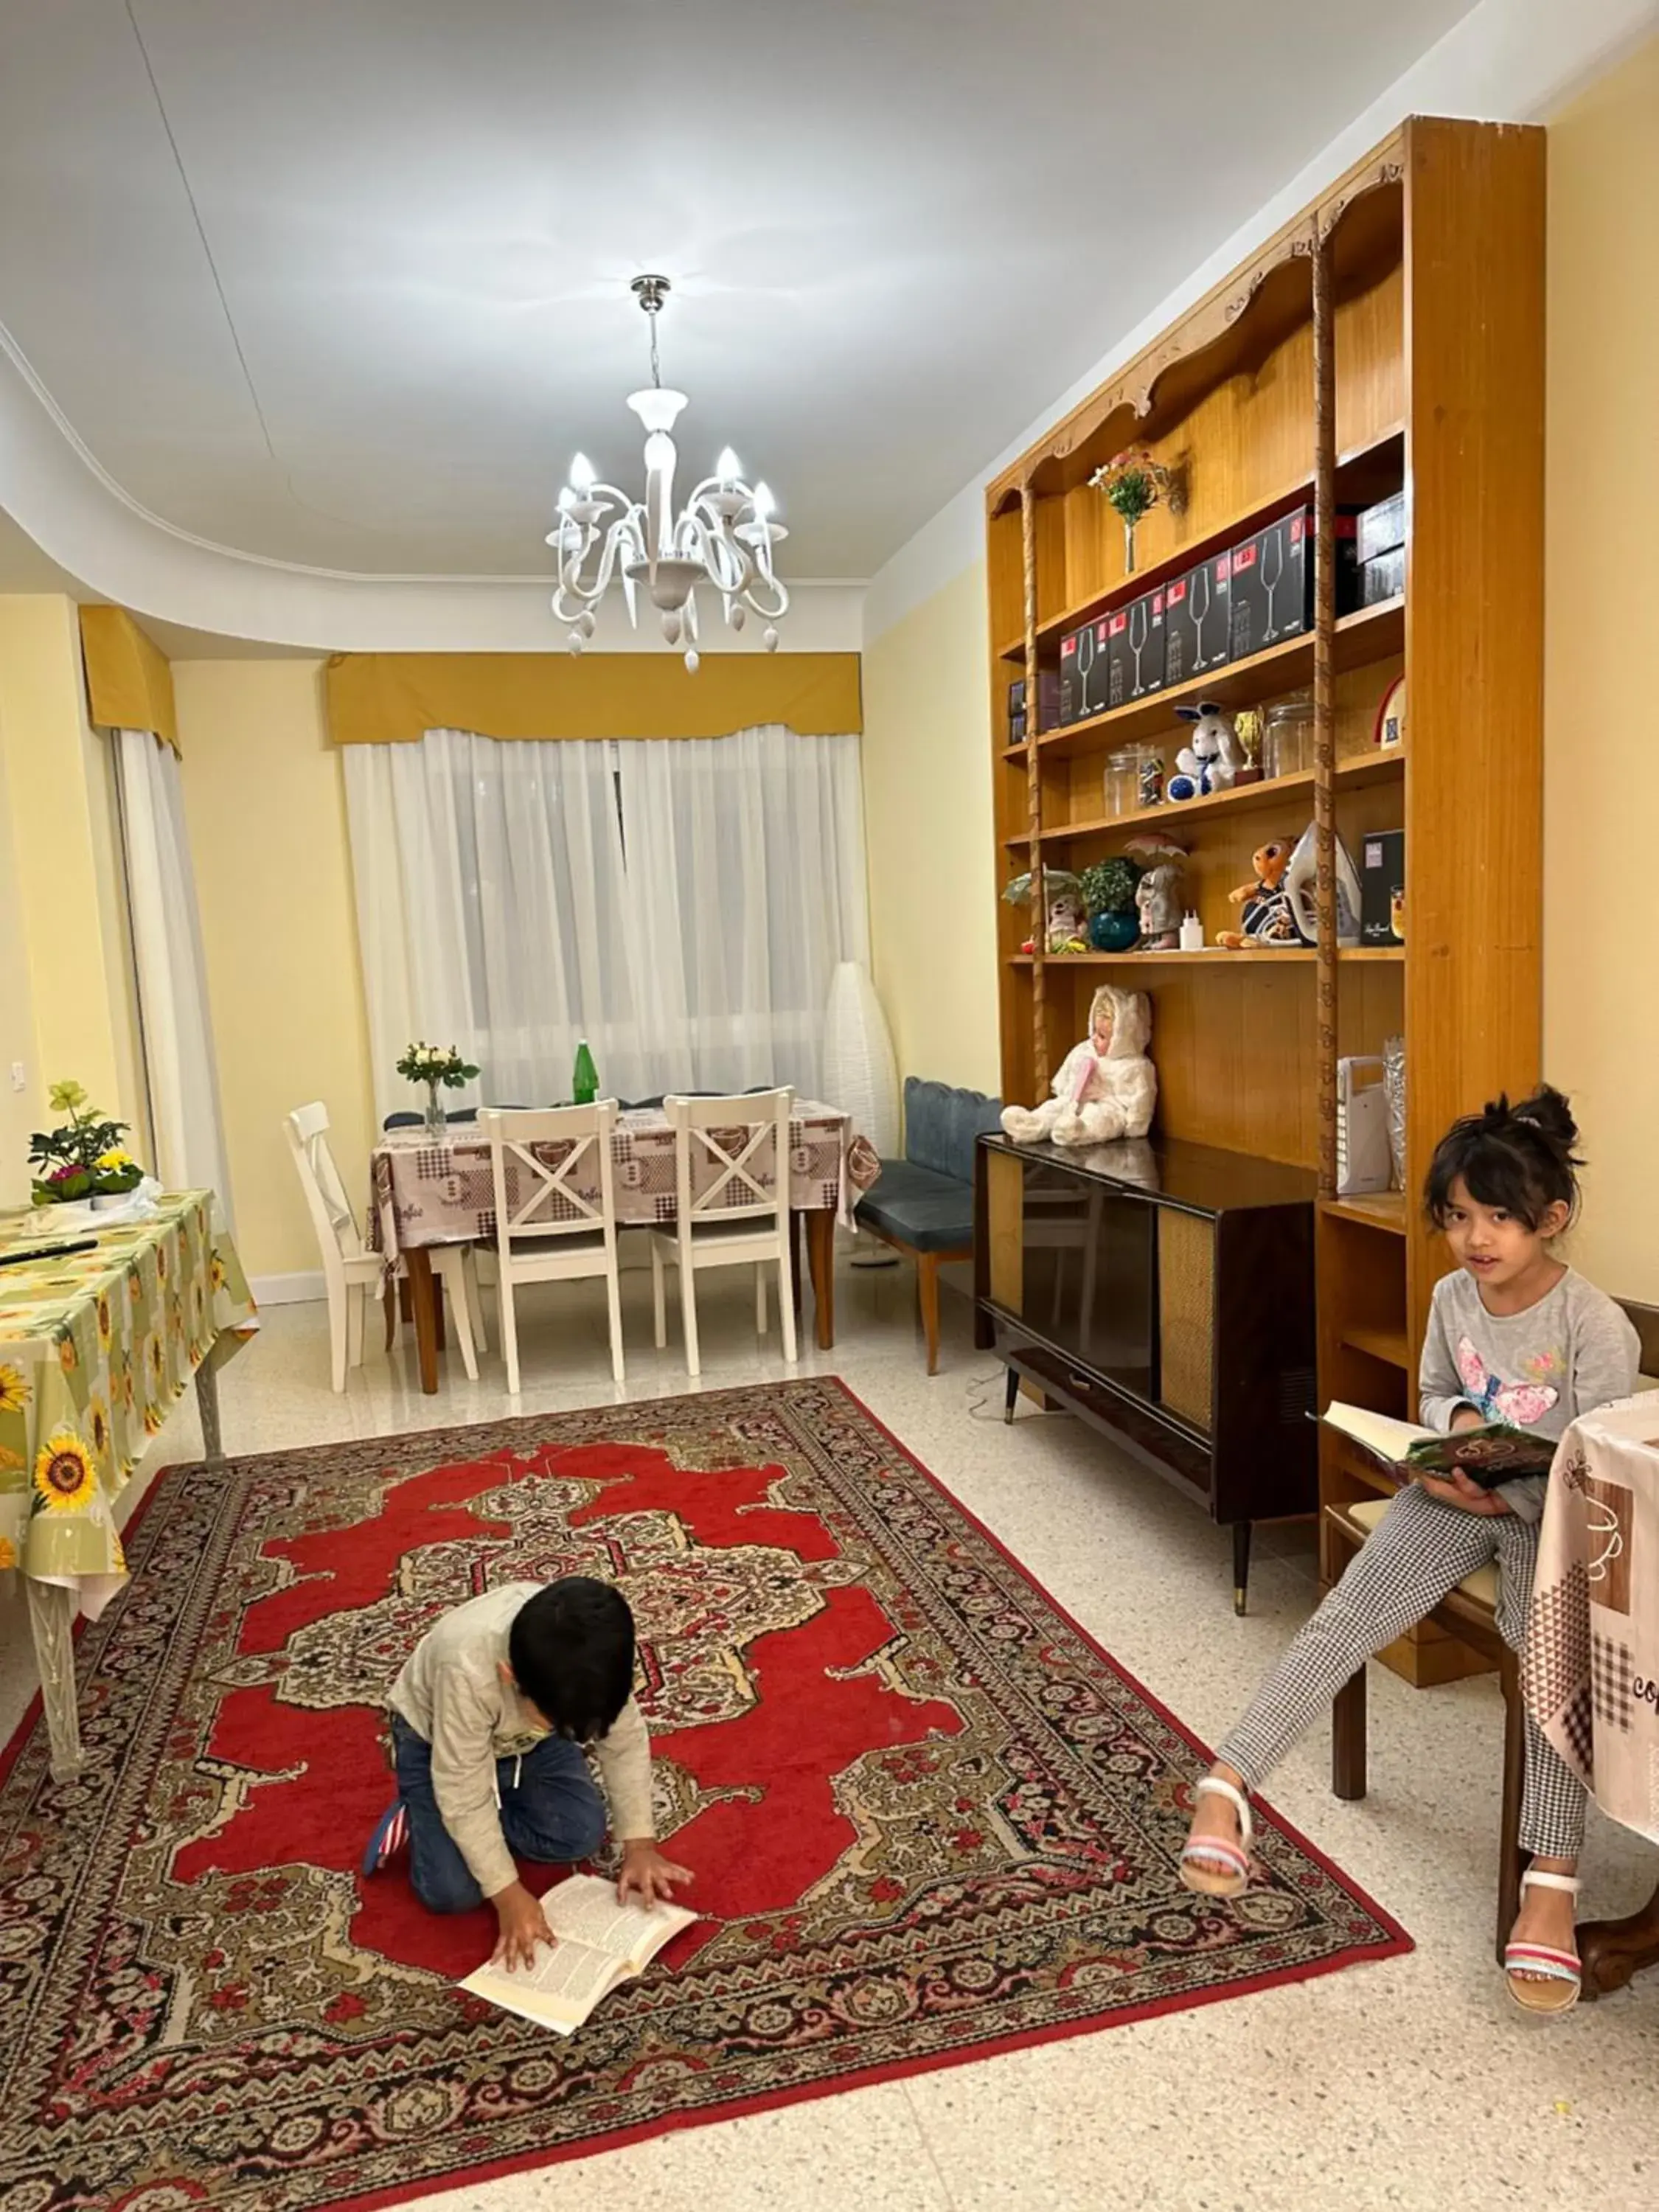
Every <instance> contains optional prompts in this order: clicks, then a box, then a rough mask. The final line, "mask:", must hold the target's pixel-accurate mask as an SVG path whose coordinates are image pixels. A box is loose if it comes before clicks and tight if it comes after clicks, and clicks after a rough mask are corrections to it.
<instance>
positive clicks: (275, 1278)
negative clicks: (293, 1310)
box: [247, 1267, 328, 1306]
mask: <svg viewBox="0 0 1659 2212" xmlns="http://www.w3.org/2000/svg"><path fill="white" fill-rule="evenodd" d="M247 1286H248V1288H249V1290H251V1291H252V1293H253V1302H254V1304H256V1305H261V1306H304V1305H310V1304H312V1303H313V1300H315V1299H319V1298H325V1297H327V1296H328V1286H327V1285H326V1284H325V1282H324V1280H323V1271H322V1269H321V1268H320V1267H315V1268H313V1269H312V1270H311V1271H310V1272H309V1273H304V1274H299V1275H250V1276H249V1277H248V1284H247Z"/></svg>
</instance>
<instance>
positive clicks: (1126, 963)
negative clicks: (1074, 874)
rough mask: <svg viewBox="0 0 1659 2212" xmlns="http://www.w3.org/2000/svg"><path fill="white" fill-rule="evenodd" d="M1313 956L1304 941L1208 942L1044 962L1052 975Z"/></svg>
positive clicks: (1022, 956)
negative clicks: (1274, 944) (1268, 947)
mask: <svg viewBox="0 0 1659 2212" xmlns="http://www.w3.org/2000/svg"><path fill="white" fill-rule="evenodd" d="M1031 960H1032V956H1031V954H1030V953H1029V952H1015V953H1012V954H1011V955H1010V956H1009V964H1010V966H1011V967H1015V968H1029V967H1030V965H1031ZM1313 961H1314V956H1313V952H1312V950H1311V949H1310V947H1309V946H1307V945H1286V946H1285V949H1284V951H1282V952H1230V951H1228V950H1227V949H1226V947H1225V945H1206V946H1205V947H1204V949H1203V951H1201V952H1048V953H1045V954H1044V955H1043V964H1044V966H1045V967H1046V968H1047V969H1048V973H1049V974H1050V975H1053V973H1054V970H1055V969H1056V968H1205V967H1221V968H1249V967H1253V966H1266V967H1270V968H1297V967H1301V968H1311V967H1312V965H1313Z"/></svg>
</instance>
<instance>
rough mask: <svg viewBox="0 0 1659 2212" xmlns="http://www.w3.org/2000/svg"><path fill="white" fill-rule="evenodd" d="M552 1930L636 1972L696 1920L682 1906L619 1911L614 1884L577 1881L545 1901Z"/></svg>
mask: <svg viewBox="0 0 1659 2212" xmlns="http://www.w3.org/2000/svg"><path fill="white" fill-rule="evenodd" d="M542 1911H543V1914H544V1917H545V1918H546V1921H547V1924H548V1926H549V1927H550V1929H552V1930H553V1933H554V1934H555V1935H556V1936H558V1937H559V1938H560V1939H561V1941H562V1942H573V1943H586V1944H587V1945H589V1946H590V1947H591V1948H592V1949H593V1950H595V1951H599V1952H603V1953H604V1954H605V1955H606V1956H607V1957H608V1958H611V1959H613V1960H617V1963H618V1964H619V1965H622V1966H631V1967H633V1968H635V1970H636V1971H637V1970H638V1969H639V1968H640V1967H641V1966H644V1965H646V1963H647V1960H652V1959H654V1958H655V1956H656V1955H657V1954H658V1952H659V1951H660V1950H661V1948H662V1947H663V1945H664V1944H665V1942H667V1941H668V1940H669V1938H670V1936H678V1934H679V1932H680V1930H681V1929H682V1928H689V1927H690V1925H691V1923H692V1922H693V1921H694V1920H695V1919H696V1917H697V1916H696V1913H695V1912H688V1911H686V1910H685V1909H684V1906H683V1905H655V1906H653V1908H652V1910H651V1911H648V1912H647V1911H646V1910H645V1908H644V1907H643V1906H642V1905H618V1904H617V1887H616V1884H615V1883H614V1882H610V1881H600V1880H599V1876H598V1875H591V1874H578V1875H572V1876H571V1877H570V1879H569V1881H562V1882H559V1883H557V1884H556V1885H555V1887H553V1888H551V1889H550V1890H549V1891H548V1892H547V1893H546V1895H545V1896H544V1898H543V1899H542Z"/></svg>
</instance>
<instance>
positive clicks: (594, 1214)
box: [478, 1098, 617, 1264]
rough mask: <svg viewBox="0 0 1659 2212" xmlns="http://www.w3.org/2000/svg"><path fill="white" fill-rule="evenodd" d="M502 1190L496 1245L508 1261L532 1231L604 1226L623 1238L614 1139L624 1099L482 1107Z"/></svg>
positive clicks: (494, 1178) (558, 1233) (568, 1232)
mask: <svg viewBox="0 0 1659 2212" xmlns="http://www.w3.org/2000/svg"><path fill="white" fill-rule="evenodd" d="M478 1127H479V1128H480V1129H481V1130H482V1131H483V1134H484V1135H485V1136H486V1137H488V1139H489V1173H490V1180H491V1182H492V1183H493V1184H494V1187H495V1246H496V1249H497V1252H498V1253H499V1255H500V1256H501V1261H502V1262H503V1264H506V1263H507V1262H508V1261H510V1259H511V1257H512V1247H513V1244H514V1243H520V1244H522V1243H524V1242H525V1241H526V1238H529V1237H574V1236H580V1235H581V1234H582V1233H584V1232H585V1231H592V1230H595V1229H599V1230H603V1231H604V1232H605V1242H606V1243H607V1244H609V1245H612V1246H614V1245H615V1243H616V1241H617V1192H616V1184H615V1181H614V1179H613V1176H612V1173H611V1139H612V1137H613V1135H614V1134H615V1133H616V1127H617V1102H616V1100H615V1099H614V1098H602V1099H600V1100H599V1103H598V1104H597V1105H593V1106H544V1107H537V1108H534V1109H531V1110H530V1111H528V1112H526V1111H524V1110H522V1109H516V1108H508V1107H489V1106H486V1107H484V1108H483V1109H481V1111H480V1112H479V1115H478Z"/></svg>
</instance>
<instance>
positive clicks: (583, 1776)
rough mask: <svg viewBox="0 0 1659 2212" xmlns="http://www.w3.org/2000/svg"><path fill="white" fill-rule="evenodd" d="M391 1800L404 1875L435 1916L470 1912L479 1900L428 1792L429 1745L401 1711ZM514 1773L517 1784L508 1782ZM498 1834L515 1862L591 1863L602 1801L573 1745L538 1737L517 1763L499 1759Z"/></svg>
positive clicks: (601, 1832)
mask: <svg viewBox="0 0 1659 2212" xmlns="http://www.w3.org/2000/svg"><path fill="white" fill-rule="evenodd" d="M392 1757H393V1762H394V1764H395V1765H396V1767H397V1771H398V1796H399V1797H401V1798H402V1799H403V1802H404V1806H405V1807H406V1808H407V1810H408V1814H409V1864H410V1880H411V1881H413V1883H414V1885H415V1894H416V1897H418V1898H419V1899H420V1900H421V1902H422V1905H426V1906H427V1907H428V1909H429V1910H430V1911H434V1912H470V1911H471V1910H472V1908H473V1906H474V1905H480V1904H482V1903H483V1891H482V1890H481V1889H480V1888H479V1887H478V1885H477V1882H476V1881H474V1880H473V1879H472V1875H471V1870H470V1869H469V1868H468V1866H467V1863H466V1861H465V1859H464V1858H463V1857H461V1854H460V1852H459V1850H458V1849H457V1848H456V1845H455V1843H454V1841H453V1838H452V1837H451V1835H450V1832H449V1831H448V1829H447V1828H446V1827H445V1826H444V1822H443V1815H442V1814H441V1813H440V1812H439V1810H438V1801H437V1798H436V1797H435V1796H434V1794H433V1790H432V1747H431V1745H430V1744H429V1743H428V1741H426V1738H425V1737H424V1736H420V1735H416V1733H415V1731H414V1729H412V1728H410V1725H409V1723H408V1722H407V1721H406V1720H405V1719H404V1717H403V1715H402V1714H401V1713H393V1715H392ZM515 1776H516V1780H515ZM495 1781H496V1786H497V1788H498V1789H499V1790H500V1791H501V1833H502V1835H503V1836H504V1837H505V1838H506V1839H507V1849H508V1850H510V1851H511V1852H513V1854H514V1856H515V1857H519V1858H522V1859H538V1860H540V1861H542V1862H543V1863H544V1864H547V1865H551V1866H568V1865H569V1864H570V1863H571V1862H572V1861H573V1860H574V1859H585V1858H590V1857H592V1854H593V1853H594V1852H595V1851H597V1850H599V1845H600V1844H602V1843H603V1842H604V1841H605V1800H604V1798H603V1797H601V1796H600V1795H599V1791H598V1790H596V1789H595V1788H594V1786H593V1779H592V1775H591V1774H590V1773H589V1772H588V1769H587V1761H586V1759H584V1758H583V1756H582V1752H581V1747H580V1744H574V1743H571V1742H570V1741H568V1739H567V1738H565V1737H563V1736H559V1735H549V1736H544V1737H543V1738H542V1739H541V1741H539V1742H538V1744H537V1745H536V1746H535V1747H534V1748H533V1749H532V1750H530V1751H527V1752H526V1753H525V1754H524V1757H523V1759H497V1760H496V1762H495Z"/></svg>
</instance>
